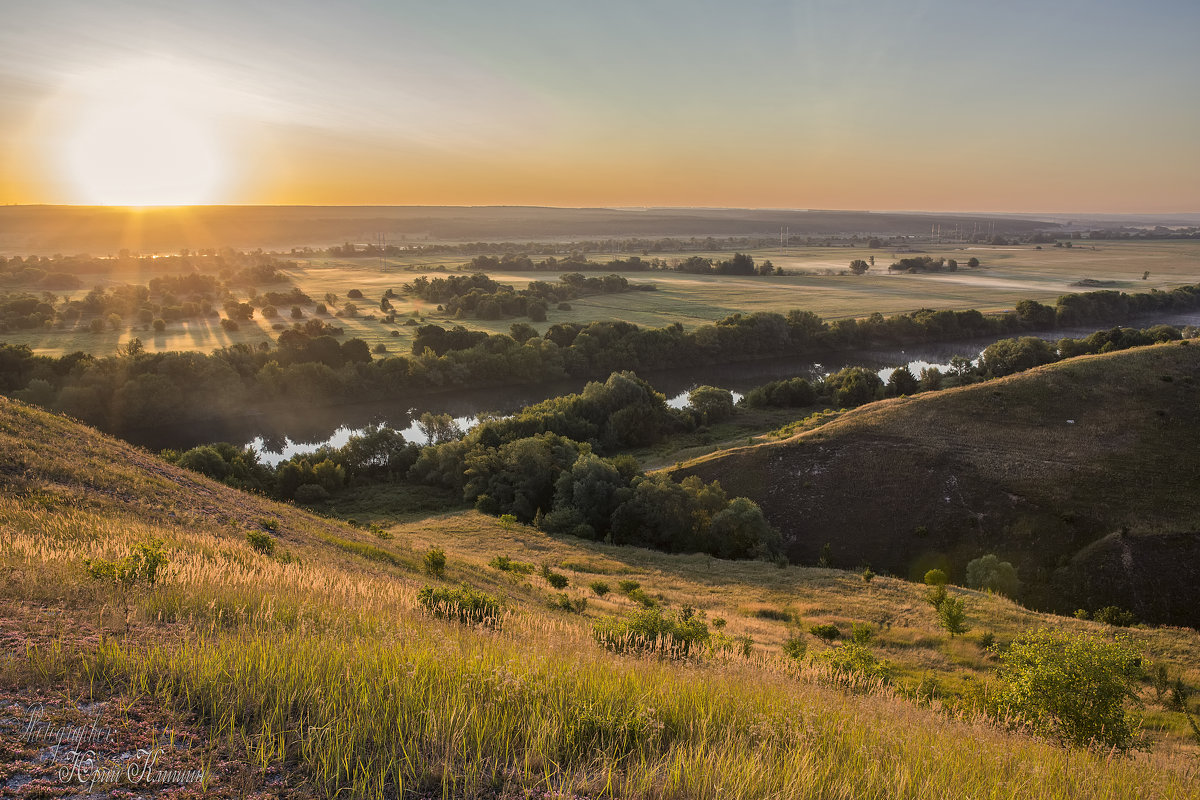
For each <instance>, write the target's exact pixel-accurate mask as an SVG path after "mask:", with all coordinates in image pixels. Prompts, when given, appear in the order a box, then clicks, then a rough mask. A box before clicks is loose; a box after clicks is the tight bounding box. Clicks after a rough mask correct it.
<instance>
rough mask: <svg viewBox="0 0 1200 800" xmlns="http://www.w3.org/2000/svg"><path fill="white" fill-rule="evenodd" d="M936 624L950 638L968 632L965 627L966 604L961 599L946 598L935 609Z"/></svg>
mask: <svg viewBox="0 0 1200 800" xmlns="http://www.w3.org/2000/svg"><path fill="white" fill-rule="evenodd" d="M937 614H938V624H939V625H941V626H942V627H943V628H945V629H946V631H947V632H948V633H949V634H950V636H951V638H953V637H954V636H955V635H957V634H960V633H966V632H967V631H968V630H970V629H969V628H968V627H967V609H966V603H965V602H964V601H963V599H962V598H961V597H947V598H945V599H944V600H942V602H941V604H939V605H938V607H937Z"/></svg>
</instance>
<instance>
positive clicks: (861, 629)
mask: <svg viewBox="0 0 1200 800" xmlns="http://www.w3.org/2000/svg"><path fill="white" fill-rule="evenodd" d="M850 638H851V639H852V640H853V641H854V643H855V644H870V642H871V640H872V639H874V638H875V629H874V628H872V627H871V626H870V625H868V624H867V623H865V622H861V623H859V622H856V623H854V627H853V628H852V629H851V631H850Z"/></svg>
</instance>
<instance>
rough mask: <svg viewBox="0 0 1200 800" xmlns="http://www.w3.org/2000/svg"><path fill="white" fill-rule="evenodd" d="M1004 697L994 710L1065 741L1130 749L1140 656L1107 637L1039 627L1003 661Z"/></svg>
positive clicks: (1134, 729)
mask: <svg viewBox="0 0 1200 800" xmlns="http://www.w3.org/2000/svg"><path fill="white" fill-rule="evenodd" d="M1000 659H1001V667H1000V693H999V695H998V696H997V698H996V700H995V707H994V708H993V709H992V710H993V712H994V713H996V714H997V715H998V716H999V717H1000V718H1002V719H1005V718H1007V719H1018V720H1020V721H1021V722H1022V723H1024V724H1025V725H1027V726H1029V727H1030V728H1031V729H1033V730H1034V731H1035V732H1037V733H1039V734H1041V735H1043V736H1047V737H1049V738H1052V739H1055V740H1058V741H1059V742H1060V743H1063V744H1072V745H1077V746H1085V747H1103V748H1105V749H1115V750H1128V749H1129V748H1130V747H1132V746H1133V745H1134V744H1135V737H1136V732H1137V719H1136V718H1135V717H1134V715H1132V714H1131V713H1130V712H1129V711H1128V710H1127V709H1126V701H1127V700H1130V699H1133V698H1136V695H1135V691H1136V688H1137V682H1138V680H1139V679H1140V678H1141V676H1142V674H1143V669H1142V656H1141V653H1140V652H1138V650H1137V649H1136V648H1135V647H1134V646H1133V644H1132V643H1131V642H1129V641H1128V640H1125V639H1120V638H1118V639H1115V640H1111V641H1110V640H1106V639H1102V638H1100V637H1097V636H1089V635H1085V634H1070V633H1063V632H1059V631H1054V630H1050V629H1047V628H1039V629H1038V630H1036V631H1031V632H1027V633H1024V634H1022V635H1021V636H1019V637H1018V638H1017V639H1016V641H1014V642H1013V643H1012V645H1011V646H1010V647H1009V648H1008V649H1007V650H1005V651H1004V653H1003V654H1002V655H1001V656H1000Z"/></svg>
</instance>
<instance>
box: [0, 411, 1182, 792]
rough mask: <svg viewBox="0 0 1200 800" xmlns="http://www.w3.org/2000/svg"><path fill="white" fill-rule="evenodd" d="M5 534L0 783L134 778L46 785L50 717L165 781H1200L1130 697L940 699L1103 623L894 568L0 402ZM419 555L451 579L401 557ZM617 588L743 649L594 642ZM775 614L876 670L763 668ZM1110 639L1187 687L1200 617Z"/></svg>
mask: <svg viewBox="0 0 1200 800" xmlns="http://www.w3.org/2000/svg"><path fill="white" fill-rule="evenodd" d="M381 533H382V535H380V534H381ZM0 534H2V535H0V609H3V610H2V611H0V641H2V642H3V655H2V656H0V687H4V688H2V689H0V742H2V743H3V746H0V780H2V781H3V782H4V783H3V784H2V785H3V787H4V788H3V792H4V794H5V795H6V796H9V795H12V796H27V797H35V796H39V797H40V796H58V795H59V794H64V793H73V792H74V793H79V794H86V793H94V792H95V791H97V790H99V791H101V792H108V791H109V790H111V789H114V788H115V789H128V790H131V791H133V792H134V793H135V794H138V793H140V794H141V795H143V796H148V793H149V794H153V793H154V791H152V789H151V787H147V786H146V785H145V784H129V783H128V782H126V783H118V784H116V785H110V784H106V783H105V781H104V780H100V781H99V782H98V783H97V784H96V785H95V786H89V785H88V784H87V783H82V784H81V783H79V782H78V781H76V780H75V777H76V776H75V775H74V774H70V775H69V776H68V777H69V778H70V779H71V783H70V784H69V785H64V784H63V783H61V782H60V780H59V778H60V773H59V771H58V770H59V768H60V767H61V763H60V762H59V760H58V759H59V756H60V755H61V754H56V753H55V752H54V751H52V750H51V749H50V747H49V742H47V741H44V740H41V739H37V738H36V737H34V738H30V736H29V735H28V731H29V730H30V726H29V724H28V723H29V721H30V720H31V719H43V720H44V721H45V724H46V725H53V726H58V727H61V726H67V725H72V726H77V727H79V728H85V727H87V726H89V725H98V726H99V729H100V730H101V731H102V732H103V731H107V732H108V733H109V736H108V738H106V739H104V740H103V741H102V742H100V743H99V744H96V745H95V746H94V748H93V749H95V750H96V751H97V754H98V755H97V758H98V761H99V763H101V764H106V763H108V762H110V761H111V762H113V763H118V764H120V763H126V762H127V761H128V759H129V758H130V757H131V756H130V754H131V753H134V752H136V750H137V749H138V748H145V749H150V748H162V752H161V758H160V759H159V761H158V764H157V767H158V768H160V769H172V770H181V771H182V773H181V774H183V773H187V772H188V771H192V772H194V773H195V774H202V775H203V776H204V782H203V783H201V784H192V783H176V784H171V788H172V789H173V790H174V791H175V792H176V793H175V794H174V795H173V796H176V797H189V796H190V797H199V796H206V797H207V796H220V797H235V796H236V797H308V796H320V797H327V796H334V795H335V794H338V795H339V796H354V797H359V796H362V797H397V796H404V797H488V798H499V797H504V798H508V797H513V798H516V797H528V796H530V794H531V793H536V794H537V796H539V797H540V796H548V797H608V796H611V797H625V798H716V797H721V798H767V797H771V798H797V797H821V798H850V797H853V798H880V799H881V800H882V798H943V797H990V798H1025V797H1033V796H1036V797H1044V798H1112V799H1113V800H1115V799H1116V798H1125V797H1150V796H1153V797H1163V798H1192V797H1200V774H1198V773H1197V771H1196V767H1195V764H1196V755H1197V753H1198V752H1200V749H1198V748H1197V747H1196V745H1195V744H1193V743H1191V742H1190V740H1189V738H1188V733H1187V730H1186V728H1185V727H1184V726H1183V723H1182V721H1181V717H1180V715H1178V714H1172V713H1168V712H1166V711H1162V710H1158V709H1157V707H1156V706H1154V705H1153V704H1152V703H1151V702H1150V701H1151V700H1152V699H1153V694H1152V692H1151V690H1150V689H1149V688H1148V687H1143V695H1145V699H1146V700H1147V703H1148V704H1147V707H1146V709H1145V712H1144V713H1145V734H1146V737H1147V743H1148V744H1149V745H1150V746H1151V749H1150V750H1149V751H1147V752H1137V753H1135V754H1133V755H1131V756H1128V757H1113V756H1112V755H1111V754H1108V753H1093V752H1089V751H1081V750H1065V749H1062V748H1060V747H1056V746H1054V745H1052V744H1050V743H1048V742H1046V741H1043V740H1041V739H1037V738H1034V737H1032V736H1029V735H1025V734H1023V733H1019V732H1012V731H1009V730H1007V729H1005V728H1002V727H1000V726H998V725H996V724H993V723H991V722H989V721H988V720H987V719H986V718H983V717H980V716H977V715H975V714H973V713H972V712H971V711H970V709H969V707H968V706H967V705H965V704H964V703H962V702H960V701H959V700H960V699H961V698H962V697H965V696H968V695H970V694H971V691H972V690H971V688H970V687H972V686H978V687H980V689H981V690H982V691H986V687H987V686H988V682H989V680H990V677H989V676H990V673H991V671H992V669H993V667H994V665H995V661H994V656H993V655H991V654H990V652H989V651H987V650H984V649H983V648H981V646H980V645H981V643H982V638H983V634H986V633H990V634H993V635H994V636H995V638H996V640H997V641H998V642H999V643H1001V644H1003V643H1004V642H1007V641H1009V640H1011V639H1012V638H1013V637H1014V636H1015V635H1016V634H1017V633H1018V632H1020V631H1022V630H1026V629H1029V628H1032V627H1036V626H1038V625H1050V626H1054V627H1058V628H1060V629H1064V630H1074V631H1090V632H1095V633H1098V634H1101V635H1107V630H1106V629H1105V628H1104V626H1100V625H1098V624H1096V623H1091V622H1082V621H1078V620H1074V619H1066V618H1051V617H1043V616H1041V615H1038V614H1036V613H1034V612H1031V611H1028V610H1026V609H1023V608H1021V607H1019V606H1017V605H1016V604H1014V603H1012V602H1010V601H1008V600H1005V599H1003V598H1000V597H995V596H989V595H983V594H980V593H977V592H969V591H965V590H958V589H952V592H953V593H954V594H955V596H961V597H962V598H964V599H965V600H966V602H967V603H968V609H969V623H970V625H971V628H972V631H971V632H970V633H968V634H967V635H966V636H959V637H954V638H951V637H948V636H947V635H945V634H944V633H942V632H940V630H939V629H938V627H937V625H936V622H935V619H934V615H933V612H932V610H931V609H930V607H929V606H928V605H927V604H925V602H924V601H923V599H922V596H921V593H920V591H919V587H916V586H914V585H912V584H909V583H907V582H904V581H901V580H898V579H895V578H886V577H878V578H875V579H874V580H873V581H870V582H866V581H864V580H862V578H861V577H860V576H859V575H857V574H855V573H848V572H840V571H837V570H830V569H815V568H802V567H795V566H792V567H786V568H783V569H780V568H778V567H776V566H774V565H769V564H764V563H761V562H723V561H720V560H717V559H712V558H709V557H706V556H671V555H666V554H662V553H657V552H649V551H643V550H638V549H633V548H620V547H613V546H607V545H603V544H598V543H589V542H582V541H576V540H571V539H563V540H557V539H551V538H549V537H547V536H545V535H544V534H542V533H540V532H538V531H535V530H532V529H529V528H525V527H522V526H518V525H508V526H506V525H504V524H502V523H501V522H500V521H498V520H495V519H493V518H490V517H484V516H482V515H479V514H476V513H474V512H460V513H455V514H448V515H444V516H440V517H434V518H430V519H426V520H421V521H417V522H408V523H404V524H398V525H392V526H390V527H389V528H388V529H387V530H384V531H381V532H371V531H367V530H363V529H361V528H359V527H356V526H351V525H347V524H344V523H341V522H337V521H333V520H329V519H325V518H321V517H318V516H314V515H311V514H309V513H306V512H303V511H301V510H298V509H296V508H293V507H291V506H288V505H282V504H278V503H274V502H270V501H267V500H264V499H261V498H257V497H253V496H250V495H246V494H243V493H240V492H237V491H235V490H232V489H230V488H228V487H225V486H222V485H220V484H217V483H214V482H211V481H208V480H206V479H204V478H201V477H198V476H196V475H194V474H192V473H189V472H186V471H183V470H179V469H176V468H174V467H172V466H170V465H168V464H166V463H164V462H162V461H160V460H159V459H157V458H156V457H154V456H152V455H150V454H148V453H146V452H144V451H141V450H138V449H136V448H132V447H130V446H128V445H126V444H124V443H121V442H119V441H117V440H114V439H111V438H109V437H106V436H103V435H101V434H98V433H96V432H95V431H93V430H91V429H88V428H85V427H83V426H81V425H78V424H76V423H74V422H71V421H69V420H66V419H64V418H62V417H58V416H54V415H51V414H48V413H45V412H41V411H38V410H36V409H33V408H31V407H28V406H25V405H22V404H20V403H16V402H12V401H7V400H0ZM155 538H156V539H158V540H160V541H161V542H162V545H161V546H162V551H163V552H164V553H165V555H166V558H167V562H166V564H165V565H164V566H163V567H162V568H161V570H160V572H159V579H158V580H157V582H156V583H155V584H153V585H142V584H134V585H131V586H129V587H128V588H126V589H121V588H119V587H117V586H116V585H114V584H113V583H112V582H111V581H103V580H94V579H92V578H91V577H90V575H89V571H88V566H87V564H88V560H92V561H91V563H92V564H93V565H94V564H95V561H94V560H95V559H112V560H119V559H121V558H123V557H125V556H126V555H127V554H129V553H130V552H131V551H136V549H137V548H138V547H140V546H143V545H146V544H147V543H148V542H151V540H152V539H155ZM251 540H253V542H252V541H251ZM254 542H257V543H258V546H257V547H256V546H255V544H254ZM264 542H270V543H271V545H272V546H270V547H269V546H268V545H266V544H264ZM432 546H436V547H440V548H443V549H444V550H445V552H446V555H447V566H446V570H445V574H444V576H440V577H430V576H427V575H425V574H423V573H422V571H421V564H422V555H423V554H424V553H425V552H426V550H427V549H428V548H429V547H432ZM268 550H270V552H267V551H268ZM497 556H507V557H509V558H511V559H514V560H519V561H524V562H529V563H531V564H547V565H548V566H550V567H551V568H552V569H553V570H555V571H557V572H559V573H561V574H564V575H566V576H567V577H568V580H569V584H568V586H567V587H566V588H565V590H563V593H565V594H566V595H567V597H568V599H572V600H575V601H578V600H579V599H580V598H583V597H587V598H588V600H589V602H588V604H587V606H586V608H585V609H583V611H582V613H571V612H567V611H563V610H560V609H556V608H551V607H550V603H551V602H554V601H556V600H557V599H558V594H559V593H558V591H557V590H555V589H553V588H551V587H550V586H549V585H548V583H547V580H546V579H545V578H543V577H542V576H541V575H540V574H539V573H538V572H537V571H534V572H532V573H529V574H525V573H522V572H520V571H515V572H514V571H513V570H499V569H496V568H494V567H492V566H489V564H490V563H491V562H493V560H494V559H495V558H496V557H497ZM621 580H635V581H638V582H639V583H640V584H641V587H642V589H643V591H644V592H645V593H646V594H647V595H648V596H649V597H650V598H654V599H656V601H657V602H658V603H660V604H662V605H664V606H665V607H667V608H668V609H672V610H678V609H680V608H681V607H683V606H685V605H686V606H692V607H694V608H696V609H698V613H700V612H702V613H703V614H704V615H705V618H706V619H707V620H709V621H710V623H712V624H713V626H714V630H715V628H716V619H717V618H718V617H720V618H723V619H725V620H727V624H726V625H725V626H724V636H725V637H727V638H726V639H725V641H727V642H730V643H733V644H735V645H736V646H734V647H732V648H725V649H721V648H716V649H714V650H713V651H712V652H705V653H701V654H698V655H694V656H693V657H691V658H687V659H679V658H665V657H661V656H660V655H658V654H653V653H652V654H646V655H641V656H634V655H619V654H615V653H612V652H609V651H607V650H605V649H603V648H601V647H599V646H598V645H597V644H596V642H595V641H594V639H593V637H592V635H591V626H592V624H593V623H594V622H595V621H597V620H600V619H605V618H609V617H613V616H617V615H628V614H629V613H631V612H632V611H633V610H634V609H635V608H637V607H638V606H637V605H636V604H635V602H634V600H632V599H630V598H629V597H628V596H625V595H623V594H621V593H620V592H619V591H617V584H618V582H619V581H621ZM594 581H604V582H607V583H609V584H610V586H611V587H612V589H613V591H611V592H610V593H608V594H606V595H604V596H603V597H601V596H599V595H597V594H596V593H595V592H594V591H593V590H592V589H590V588H585V587H588V585H589V584H590V583H592V582H594ZM460 583H467V584H470V585H471V586H473V587H476V588H478V589H482V590H484V591H487V592H489V593H491V594H494V595H495V596H497V597H499V598H500V599H501V601H502V603H503V611H502V614H501V615H500V617H499V620H498V624H491V625H479V626H469V625H462V624H458V623H456V622H454V621H450V620H447V619H443V618H441V617H439V616H438V615H437V614H436V613H432V612H431V611H430V610H429V609H427V608H426V607H424V606H423V605H422V603H421V599H420V592H421V589H422V588H423V587H424V586H425V585H431V586H434V587H447V588H449V587H453V586H456V585H458V584H460ZM578 605H579V604H578V603H577V602H576V608H578ZM797 620H803V623H804V626H805V627H807V626H808V625H809V624H814V623H828V624H834V625H837V626H838V627H839V628H840V629H842V630H843V631H847V632H848V631H849V628H850V626H851V625H852V624H864V623H865V624H870V625H872V626H873V628H874V630H875V632H876V639H875V641H874V643H873V645H872V650H873V652H874V653H875V654H877V656H878V657H879V658H880V659H882V660H883V661H884V662H886V663H887V664H888V666H889V670H890V672H889V677H888V680H887V681H886V682H885V681H880V680H877V679H866V678H855V677H854V676H853V675H848V674H846V673H839V672H837V671H835V670H834V669H832V668H831V667H830V666H829V665H828V663H827V662H826V661H825V660H824V659H823V658H822V657H821V653H823V652H825V651H831V650H833V647H832V646H830V645H826V644H823V643H822V642H821V641H819V640H818V639H816V638H814V637H808V638H809V640H810V641H809V642H808V647H809V652H810V656H811V657H810V658H809V659H807V660H805V661H803V662H797V661H794V660H792V659H789V658H787V657H785V656H783V655H782V654H781V652H780V645H781V644H782V642H783V641H784V640H785V639H786V638H788V637H789V636H792V635H794V634H795V633H796V632H797V630H798V624H797ZM1130 635H1131V637H1132V640H1133V641H1134V642H1136V644H1137V646H1138V647H1139V648H1140V649H1141V650H1142V651H1143V652H1144V653H1145V654H1146V655H1147V657H1149V658H1151V659H1154V660H1155V661H1156V662H1159V663H1166V664H1169V665H1171V669H1172V671H1173V674H1178V675H1180V676H1181V677H1182V678H1183V679H1184V680H1185V681H1186V682H1187V683H1189V684H1191V685H1195V684H1196V683H1197V682H1198V681H1200V671H1198V670H1197V666H1196V665H1197V664H1200V636H1198V635H1197V634H1196V633H1195V632H1194V631H1188V630H1181V629H1168V628H1161V629H1138V630H1133V631H1131V632H1130ZM738 637H749V640H748V645H749V647H748V651H747V652H742V650H741V644H742V642H744V641H745V640H743V639H739V638H738ZM38 715H44V717H43V716H38ZM965 742H969V743H970V746H969V747H964V746H963V744H964V743H965ZM122 758H124V761H122Z"/></svg>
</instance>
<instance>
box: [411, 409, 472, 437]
mask: <svg viewBox="0 0 1200 800" xmlns="http://www.w3.org/2000/svg"><path fill="white" fill-rule="evenodd" d="M417 429H418V430H419V431H421V435H422V436H424V437H425V443H426V444H430V445H432V444H442V443H443V442H449V441H452V440H454V439H457V438H459V437H460V436H462V430H461V429H460V428H459V427H458V425H457V424H456V423H455V422H454V418H453V417H451V416H450V415H449V414H434V413H431V412H429V411H426V412H425V413H424V414H422V415H421V418H420V419H418V420H417Z"/></svg>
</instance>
